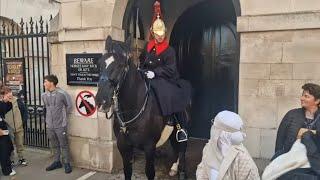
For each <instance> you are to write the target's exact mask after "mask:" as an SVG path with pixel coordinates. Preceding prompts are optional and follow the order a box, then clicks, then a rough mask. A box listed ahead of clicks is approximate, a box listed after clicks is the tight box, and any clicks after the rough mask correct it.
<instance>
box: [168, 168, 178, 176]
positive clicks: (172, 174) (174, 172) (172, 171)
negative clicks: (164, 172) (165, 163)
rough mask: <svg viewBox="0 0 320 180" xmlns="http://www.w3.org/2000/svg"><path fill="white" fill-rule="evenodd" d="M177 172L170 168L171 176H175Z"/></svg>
mask: <svg viewBox="0 0 320 180" xmlns="http://www.w3.org/2000/svg"><path fill="white" fill-rule="evenodd" d="M177 174H178V171H176V170H173V169H170V171H169V176H171V177H173V176H175V175H177Z"/></svg>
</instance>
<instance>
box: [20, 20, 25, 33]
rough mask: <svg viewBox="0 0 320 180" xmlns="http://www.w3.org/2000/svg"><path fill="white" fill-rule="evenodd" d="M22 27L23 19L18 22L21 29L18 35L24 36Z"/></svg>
mask: <svg viewBox="0 0 320 180" xmlns="http://www.w3.org/2000/svg"><path fill="white" fill-rule="evenodd" d="M23 26H24V22H23V18H21V20H20V28H21V30H20V34H24V32H23Z"/></svg>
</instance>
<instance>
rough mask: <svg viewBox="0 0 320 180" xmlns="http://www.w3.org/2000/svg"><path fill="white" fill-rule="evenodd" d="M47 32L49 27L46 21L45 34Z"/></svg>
mask: <svg viewBox="0 0 320 180" xmlns="http://www.w3.org/2000/svg"><path fill="white" fill-rule="evenodd" d="M48 32H49V25H48V21H46V33H48Z"/></svg>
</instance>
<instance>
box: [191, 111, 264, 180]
mask: <svg viewBox="0 0 320 180" xmlns="http://www.w3.org/2000/svg"><path fill="white" fill-rule="evenodd" d="M242 126H243V122H242V120H241V118H240V116H239V115H238V114H236V113H233V112H230V111H222V112H220V113H219V114H218V115H217V116H216V117H215V119H214V124H213V126H212V127H211V131H210V139H209V142H208V143H207V144H206V146H205V147H204V149H203V156H202V161H201V163H200V164H199V165H198V168H197V172H196V176H197V179H198V180H258V179H260V177H259V173H258V168H257V166H256V165H255V163H254V161H253V160H252V158H251V156H250V155H249V153H248V151H247V149H246V148H245V147H244V146H243V144H242V141H243V140H244V138H245V135H244V134H243V133H242V132H241V129H242Z"/></svg>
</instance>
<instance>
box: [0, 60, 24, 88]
mask: <svg viewBox="0 0 320 180" xmlns="http://www.w3.org/2000/svg"><path fill="white" fill-rule="evenodd" d="M24 66H25V65H24V58H4V59H3V70H4V85H5V86H8V87H10V88H11V90H12V92H13V93H14V94H17V93H19V91H21V90H23V89H24V86H25V67H24Z"/></svg>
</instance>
